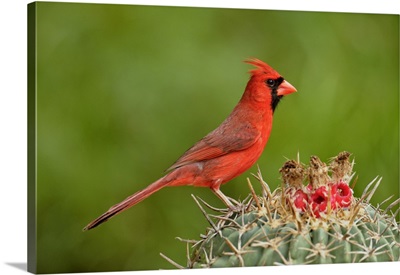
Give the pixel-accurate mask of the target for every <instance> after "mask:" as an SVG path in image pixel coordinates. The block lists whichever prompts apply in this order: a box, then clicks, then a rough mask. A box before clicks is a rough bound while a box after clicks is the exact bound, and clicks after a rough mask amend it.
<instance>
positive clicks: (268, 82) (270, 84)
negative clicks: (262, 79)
mask: <svg viewBox="0 0 400 275" xmlns="http://www.w3.org/2000/svg"><path fill="white" fill-rule="evenodd" d="M266 82H267V85H268V86H270V87H272V86H274V85H275V80H273V79H267V81H266Z"/></svg>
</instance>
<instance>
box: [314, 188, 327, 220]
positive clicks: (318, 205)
mask: <svg viewBox="0 0 400 275" xmlns="http://www.w3.org/2000/svg"><path fill="white" fill-rule="evenodd" d="M310 201H311V202H310V204H311V209H312V210H313V213H314V216H315V217H317V218H319V217H320V216H321V215H320V213H323V212H325V211H326V208H327V206H328V192H327V190H326V187H325V186H321V187H318V188H317V189H316V190H315V191H314V192H313V193H312V194H311V196H310Z"/></svg>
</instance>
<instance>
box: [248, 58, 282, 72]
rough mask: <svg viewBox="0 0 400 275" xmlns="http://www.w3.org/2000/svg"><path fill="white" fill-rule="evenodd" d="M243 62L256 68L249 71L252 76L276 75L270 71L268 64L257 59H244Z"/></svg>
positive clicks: (272, 70)
mask: <svg viewBox="0 0 400 275" xmlns="http://www.w3.org/2000/svg"><path fill="white" fill-rule="evenodd" d="M244 62H246V63H248V64H251V65H253V66H256V67H257V68H256V69H253V70H250V73H251V74H252V75H263V74H278V73H277V72H276V71H275V70H274V69H272V68H271V67H270V66H269V65H268V64H266V63H264V62H263V61H261V60H259V59H257V58H250V59H246V60H245V61H244Z"/></svg>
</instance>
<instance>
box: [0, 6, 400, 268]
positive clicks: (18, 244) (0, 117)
mask: <svg viewBox="0 0 400 275" xmlns="http://www.w3.org/2000/svg"><path fill="white" fill-rule="evenodd" d="M29 2H30V1H12V0H8V1H1V4H0V22H1V24H0V28H1V32H0V34H1V46H0V47H1V50H0V55H1V56H0V68H1V74H0V76H1V78H0V80H1V81H0V87H1V88H0V92H1V97H0V125H1V128H0V183H1V192H0V194H1V196H0V203H1V206H0V207H1V208H0V209H1V212H2V213H1V218H0V221H1V222H0V274H7V275H13V274H24V273H26V262H27V248H26V246H27V237H26V236H27V229H26V227H27V222H26V219H27V218H26V213H27V211H26V208H27V203H26V200H27V192H26V189H27V188H26V177H27V173H26V170H27V165H26V162H27V159H26V152H27V145H26V144H27V138H26V136H27V132H26V121H27V120H26V106H27V101H26V98H27V95H26V87H27V80H26V78H27V73H26V72H27V66H26V63H27V61H26V60H27V40H26V37H27V33H26V30H27V28H26V26H27V18H26V17H27V4H28V3H29ZM53 2H61V1H53ZM62 2H78V1H62ZM82 2H86V3H121V4H151V5H173V6H193V7H199V6H203V7H231V8H256V9H279V10H303V11H339V12H358V13H385V14H399V13H400V7H399V5H398V4H397V5H396V4H395V3H396V2H397V1H394V0H379V1H371V0H345V1H344V0H335V1H331V0H329V1H328V0H325V1H321V0H290V1H289V0H279V1H278V0H274V1H272V0H262V1H261V0H246V1H232V0H231V1H226V0H225V1H224V0H214V1H210V0H207V1H205V0H204V1H200V0H186V1H178V0H175V1H173V0H168V1H165V0H164V1H161V0H159V1H155V0H149V1H143V0H142V1H90V0H86V1H82ZM248 269H249V270H243V269H230V270H229V271H228V272H229V273H232V272H233V273H236V274H243V273H242V272H253V273H266V272H268V273H275V272H279V274H293V273H295V274H312V273H314V274H317V273H318V274H321V273H328V274H331V273H332V274H333V273H336V274H352V273H362V272H368V273H369V272H374V273H375V274H377V273H381V272H385V273H392V272H396V271H398V270H400V262H397V263H379V264H357V265H349V264H346V265H329V266H327V265H315V266H301V267H300V266H295V267H268V268H267V269H266V268H262V269H260V268H248ZM250 269H251V270H250ZM156 272H157V274H160V272H159V271H141V272H135V273H134V272H123V273H117V272H110V273H108V274H112V275H113V274H156ZM183 272H191V273H190V274H194V273H196V274H199V273H201V274H210V272H211V273H212V274H222V272H226V270H221V269H220V270H207V271H201V270H193V271H183ZM239 272H240V273H239ZM162 273H163V274H178V271H162ZM89 274H101V273H89Z"/></svg>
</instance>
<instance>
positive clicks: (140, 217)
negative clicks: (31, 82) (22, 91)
mask: <svg viewBox="0 0 400 275" xmlns="http://www.w3.org/2000/svg"><path fill="white" fill-rule="evenodd" d="M36 5H37V91H38V92H37V138H38V140H37V150H38V151H37V179H38V186H37V195H38V196H37V213H38V214H37V233H38V235H37V238H38V239H37V241H38V247H37V253H38V254H37V259H38V272H39V273H57V272H62V273H66V272H94V271H119V270H147V269H168V268H173V267H172V266H171V265H170V264H169V263H168V262H166V261H165V260H164V259H163V258H161V257H160V255H159V253H160V252H161V253H164V254H165V255H167V256H168V257H170V258H172V259H173V260H175V261H176V262H178V263H180V264H183V265H185V263H186V258H185V257H186V256H185V254H186V253H185V250H186V244H185V243H182V242H180V241H178V240H176V239H175V237H178V236H179V237H182V238H184V239H198V238H199V235H200V234H201V233H204V232H205V228H206V227H207V226H208V224H207V222H206V221H205V219H204V218H203V216H202V214H201V212H200V210H199V209H198V208H197V206H196V205H195V203H194V201H193V199H192V198H191V196H190V195H191V194H195V195H197V196H200V197H201V198H204V199H206V200H207V201H208V202H209V203H210V204H212V205H215V206H222V202H221V201H219V199H218V198H217V197H216V196H215V195H214V194H213V193H212V192H211V191H210V190H208V189H207V188H194V187H179V188H165V189H163V190H161V191H159V192H158V193H156V194H154V195H153V196H151V197H150V198H148V199H147V200H145V201H143V202H142V203H140V204H139V205H137V206H135V207H134V208H131V209H130V210H129V211H127V212H124V213H123V214H121V215H118V216H117V217H115V218H114V219H112V220H111V221H109V222H107V223H105V224H104V225H102V226H101V227H99V228H96V229H94V230H92V231H89V232H82V231H81V230H82V228H83V227H84V226H85V225H86V224H87V223H88V222H89V221H91V220H92V219H94V218H96V217H97V216H98V215H100V214H102V213H103V212H104V211H105V210H107V209H108V208H109V207H110V206H111V205H113V204H115V203H117V202H119V201H121V200H122V199H124V198H126V197H127V196H128V195H130V194H132V193H134V192H136V191H138V190H139V189H141V188H143V187H145V186H147V185H148V184H149V183H151V182H153V181H155V180H156V179H158V178H159V177H161V176H162V175H163V171H164V170H165V169H166V168H168V167H169V166H170V165H171V164H172V163H173V162H174V161H175V160H176V159H177V158H178V157H179V156H180V155H181V154H182V153H183V152H184V151H185V150H186V149H188V148H189V147H190V146H191V145H192V144H193V143H194V142H196V141H197V140H199V139H200V138H202V137H203V136H204V135H206V134H207V133H208V132H209V131H211V130H213V129H214V128H215V127H217V126H218V125H219V123H220V122H221V121H222V120H223V119H224V118H225V117H226V116H227V115H228V114H229V113H230V111H231V110H232V108H233V107H234V106H235V104H236V103H237V101H238V100H239V98H240V97H241V95H242V92H243V90H244V88H245V85H246V83H247V80H248V77H249V75H248V74H247V71H248V70H249V69H251V66H249V65H247V64H245V63H242V61H243V60H244V59H246V58H248V57H257V58H259V59H261V60H264V61H265V62H267V63H269V64H270V65H271V66H272V67H274V68H275V69H276V70H277V71H278V72H280V73H281V74H282V75H283V76H284V77H285V79H287V80H288V81H289V82H290V83H291V84H293V85H294V86H295V87H296V88H297V89H298V93H296V94H293V95H290V96H288V97H286V98H285V99H284V100H283V101H282V102H281V104H280V105H279V107H278V108H277V110H276V112H275V119H274V127H273V131H272V135H271V137H270V140H269V142H268V144H267V147H266V150H265V151H264V154H263V156H262V157H261V158H260V159H259V161H258V164H259V166H260V167H261V170H262V172H263V176H264V178H265V180H266V181H267V182H268V183H269V185H270V186H271V187H272V188H275V187H276V186H278V185H279V184H280V181H279V173H278V169H279V168H280V167H281V165H282V164H283V162H284V161H285V157H288V158H294V157H296V155H297V152H300V157H301V160H302V161H303V162H305V163H307V162H308V159H309V157H310V155H318V156H319V157H320V158H321V159H322V160H324V161H326V160H328V158H330V157H333V156H335V155H336V154H337V153H339V152H340V151H343V150H347V151H350V152H351V153H353V157H355V160H356V165H355V171H356V172H357V175H358V183H357V185H356V190H355V195H356V196H360V195H361V192H362V190H363V189H364V188H365V186H366V185H367V184H368V183H369V182H370V181H371V180H372V179H373V178H375V177H376V176H378V175H379V176H383V182H382V184H381V186H380V187H379V189H378V191H377V193H376V195H375V196H374V198H373V201H372V202H373V203H374V204H377V203H378V202H380V201H382V200H383V199H386V198H387V197H389V196H390V195H394V199H395V198H398V197H399V190H398V189H399V186H398V183H399V93H398V91H399V17H398V15H373V14H346V13H318V12H297V11H293V12H290V11H263V10H240V9H211V8H179V7H156V6H134V5H132V6H131V5H105V4H72V3H50V2H49V3H46V2H39V3H37V4H36ZM30 24H33V22H30ZM254 172H256V167H253V168H251V169H250V170H249V171H248V172H246V173H245V174H244V175H242V176H240V177H239V178H237V179H235V180H233V181H231V182H230V183H228V184H227V185H224V186H223V187H222V191H223V192H224V193H225V194H227V195H229V196H231V197H233V198H242V199H243V198H244V197H245V196H246V195H247V194H248V192H249V190H248V186H247V183H246V177H249V176H250V177H251V173H254ZM253 183H254V186H255V188H256V189H257V190H259V186H258V185H257V184H256V181H255V180H253ZM394 199H392V201H393V200H394Z"/></svg>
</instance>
